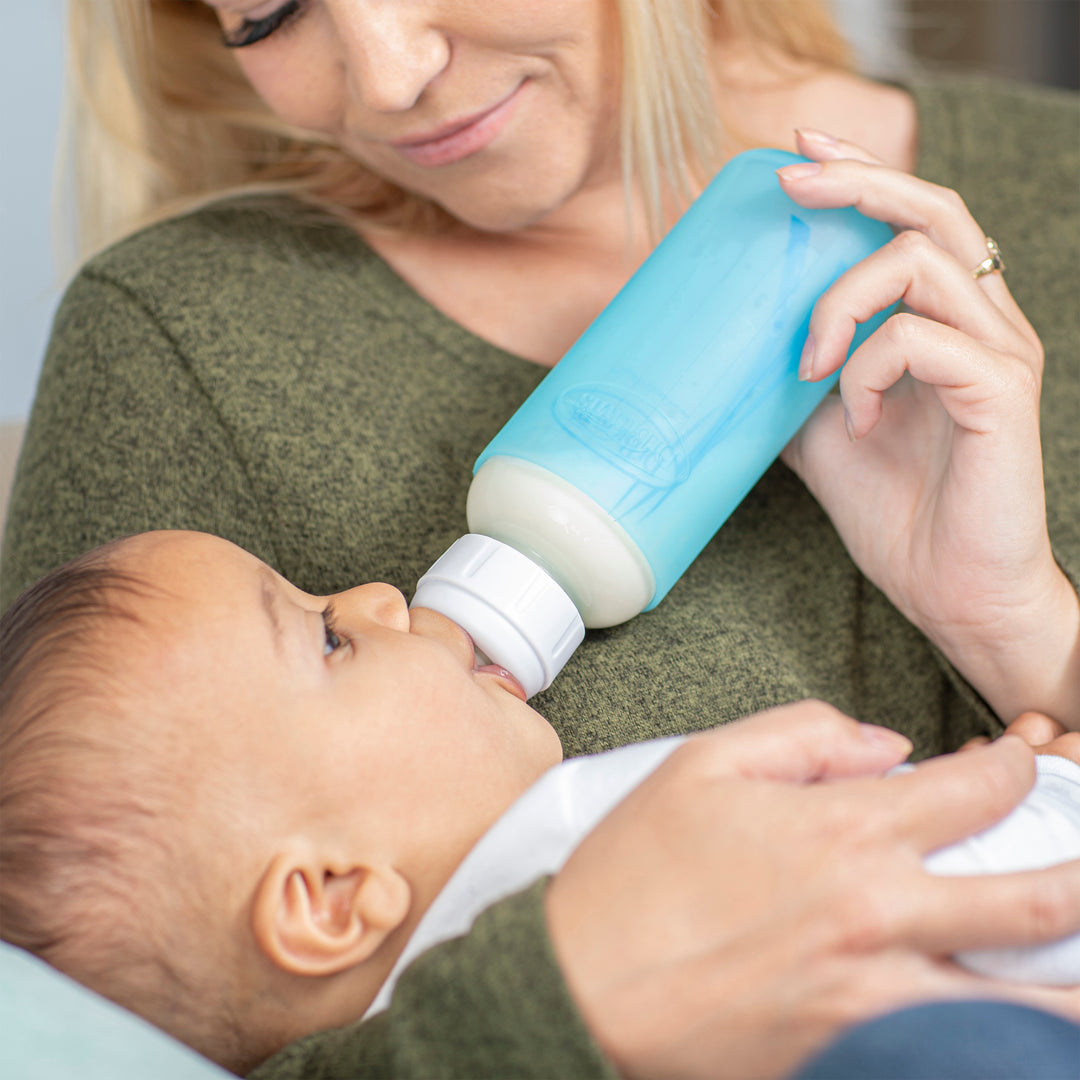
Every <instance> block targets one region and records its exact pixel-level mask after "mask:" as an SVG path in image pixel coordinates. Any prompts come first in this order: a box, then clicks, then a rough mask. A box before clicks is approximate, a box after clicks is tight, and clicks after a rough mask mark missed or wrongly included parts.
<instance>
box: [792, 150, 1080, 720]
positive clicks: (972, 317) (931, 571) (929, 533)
mask: <svg viewBox="0 0 1080 1080" xmlns="http://www.w3.org/2000/svg"><path fill="white" fill-rule="evenodd" d="M799 149H800V150H801V151H802V152H803V153H804V154H805V155H806V156H807V157H812V158H814V159H816V160H817V161H818V162H820V168H819V170H818V171H816V172H813V171H812V168H813V167H812V166H807V165H795V166H789V167H787V168H786V169H781V170H779V176H780V182H781V184H782V186H783V189H784V191H785V192H787V194H788V195H790V196H791V198H792V199H794V200H795V201H796V202H798V203H799V204H800V205H802V206H807V207H840V206H855V207H857V208H858V209H859V210H860V211H861V212H862V213H864V214H866V215H867V216H868V217H872V218H877V219H879V220H882V221H886V222H888V223H889V224H891V225H893V226H894V227H895V228H897V229H899V230H901V231H899V232H898V234H897V236H896V237H895V239H894V240H893V241H892V242H891V243H889V244H887V245H886V246H885V247H884V248H882V249H881V250H880V251H878V252H876V253H875V254H874V255H871V256H870V257H869V258H867V259H865V260H864V261H863V262H861V263H859V264H858V265H857V266H855V267H853V268H852V269H851V270H849V271H848V272H847V273H846V274H844V275H842V276H841V277H840V278H839V279H838V280H837V281H836V282H835V283H834V284H833V285H832V287H831V288H829V289H828V290H827V291H826V293H825V294H824V295H823V296H822V297H821V299H820V300H819V301H818V303H817V305H816V307H815V309H814V313H813V315H812V317H811V321H810V336H809V339H808V341H807V348H806V351H805V352H804V354H803V365H802V370H801V372H800V374H801V375H802V377H804V378H811V379H820V378H824V377H825V376H827V375H829V374H831V373H832V372H834V371H836V369H837V368H838V367H840V365H841V364H842V363H843V362H844V357H845V356H846V355H847V350H848V348H849V346H850V343H851V340H852V337H853V335H854V332H855V326H856V323H857V322H861V321H864V320H865V319H867V318H868V317H869V316H870V315H871V314H873V313H874V312H877V311H880V310H883V309H885V308H887V307H889V306H890V305H892V304H894V303H895V302H896V301H898V300H902V301H903V302H904V304H905V306H906V308H907V309H908V310H907V311H905V312H902V313H899V314H895V315H893V316H892V317H891V318H889V319H888V320H887V321H886V322H885V323H884V325H882V326H881V327H879V329H878V330H877V331H876V332H875V333H874V334H872V335H871V336H870V337H869V338H868V339H867V340H866V341H865V342H864V343H863V344H862V345H861V346H860V347H859V348H858V349H857V350H856V351H855V352H854V353H853V354H852V356H851V359H850V360H849V361H848V363H847V366H846V367H845V368H844V371H843V372H842V374H841V377H840V398H839V399H837V398H836V397H835V396H830V397H829V398H828V399H827V400H826V401H825V402H824V403H823V404H822V407H821V408H819V409H818V411H817V412H816V413H815V414H814V416H813V417H811V419H810V421H809V422H808V423H807V424H806V425H805V426H804V427H803V429H802V430H801V431H800V433H799V434H798V435H797V436H796V437H795V439H794V440H792V442H791V444H790V445H789V446H788V448H787V449H786V450H785V452H784V459H785V461H787V463H788V464H789V465H791V467H792V468H793V469H795V471H796V472H797V473H798V474H799V475H800V476H801V477H802V479H803V480H804V481H805V483H806V484H807V486H808V487H809V489H810V490H811V492H812V493H813V494H814V496H815V497H816V498H817V499H818V500H819V502H820V503H821V504H822V506H823V507H824V508H825V510H826V511H827V512H828V514H829V516H830V517H831V518H832V520H833V522H834V524H835V525H836V527H837V530H838V531H839V533H840V535H841V537H842V538H843V540H844V543H845V544H846V546H847V548H848V550H849V551H850V553H851V555H852V557H853V558H854V559H855V561H856V563H858V565H859V567H860V568H861V569H862V570H863V572H864V573H865V574H866V575H867V576H868V577H869V578H870V579H871V580H872V581H873V582H874V583H875V584H877V585H878V586H879V587H880V588H881V589H882V590H883V591H884V592H885V593H886V595H888V596H889V598H890V599H891V600H892V602H893V603H894V604H896V606H897V607H898V608H899V609H900V610H901V611H902V612H903V613H904V614H905V615H906V616H907V617H908V618H909V619H910V620H911V621H912V622H913V623H915V625H916V626H918V627H919V628H920V629H921V630H922V631H923V632H924V633H926V634H927V635H928V636H929V637H930V638H931V640H933V641H934V642H935V643H936V644H937V645H938V646H939V647H940V648H941V649H942V650H943V651H944V653H945V654H946V655H947V656H948V657H949V659H950V660H951V661H952V662H953V663H954V664H955V665H956V666H957V668H958V669H959V670H960V671H961V672H962V673H963V674H964V675H965V676H966V677H967V678H968V679H969V680H970V681H971V683H972V684H973V685H974V686H975V687H976V688H977V689H978V690H979V691H980V693H982V695H983V696H984V697H985V698H986V700H987V701H988V702H989V703H990V705H991V706H992V707H993V708H994V709H995V711H996V712H997V713H998V715H999V716H1001V717H1002V719H1004V720H1005V721H1009V720H1012V719H1013V718H1014V717H1015V716H1017V715H1018V714H1019V713H1021V712H1023V711H1024V710H1027V709H1037V710H1040V711H1042V712H1045V713H1048V714H1049V715H1051V716H1055V717H1056V718H1058V719H1059V720H1061V721H1063V722H1064V723H1066V724H1067V725H1068V726H1069V727H1072V728H1080V603H1078V600H1077V595H1076V592H1075V590H1074V589H1073V588H1072V587H1071V585H1070V583H1069V581H1068V579H1067V578H1066V577H1065V575H1064V574H1063V573H1062V571H1061V569H1060V567H1058V566H1057V564H1056V562H1055V561H1054V557H1053V554H1052V552H1051V549H1050V541H1049V537H1048V534H1047V529H1046V509H1045V497H1044V492H1043V476H1042V457H1041V451H1040V446H1039V391H1040V383H1041V377H1042V362H1043V356H1042V348H1041V346H1040V343H1039V340H1038V337H1037V336H1036V334H1035V332H1034V331H1033V330H1032V328H1031V325H1030V324H1029V323H1028V321H1027V319H1025V318H1024V315H1023V313H1022V312H1021V311H1020V309H1019V307H1017V305H1016V302H1015V301H1014V300H1013V298H1012V296H1011V294H1010V293H1009V289H1008V286H1007V285H1006V284H1005V280H1004V278H1003V277H1002V275H1001V274H1000V273H991V274H988V275H985V276H983V277H980V278H979V279H977V280H976V279H975V278H974V277H973V275H972V268H973V267H975V266H976V265H978V264H979V263H980V262H981V261H982V260H983V259H985V258H986V256H987V248H986V241H985V237H984V234H983V231H982V229H981V228H980V227H979V225H978V224H977V223H976V222H975V220H974V219H973V218H972V216H971V214H970V213H969V212H968V210H967V208H966V207H965V205H964V203H963V202H962V201H961V199H960V198H959V196H957V195H956V194H955V193H954V192H952V191H948V190H946V189H944V188H940V187H937V186H935V185H933V184H930V183H927V182H926V181H923V180H919V179H917V178H915V177H913V176H909V175H907V174H906V173H902V172H898V171H896V170H894V169H890V168H887V167H886V166H884V165H883V164H881V163H880V162H879V161H878V160H877V159H876V158H874V157H873V156H872V155H870V154H868V153H867V152H866V151H864V150H861V149H859V148H857V147H854V146H852V145H851V144H849V143H844V142H836V141H833V140H831V139H830V138H829V137H828V136H821V135H818V134H816V133H809V132H802V133H800V136H799Z"/></svg>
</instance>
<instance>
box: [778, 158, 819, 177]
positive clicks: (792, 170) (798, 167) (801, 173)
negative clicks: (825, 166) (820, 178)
mask: <svg viewBox="0 0 1080 1080" xmlns="http://www.w3.org/2000/svg"><path fill="white" fill-rule="evenodd" d="M819 172H821V166H820V165H819V164H818V163H817V162H816V161H800V162H798V163H797V164H795V165H785V166H784V167H783V168H782V169H777V170H776V175H777V176H779V177H780V179H781V180H805V179H807V177H810V176H817V174H818V173H819Z"/></svg>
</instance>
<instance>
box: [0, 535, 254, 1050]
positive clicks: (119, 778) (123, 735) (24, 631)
mask: <svg viewBox="0 0 1080 1080" xmlns="http://www.w3.org/2000/svg"><path fill="white" fill-rule="evenodd" d="M124 544H125V541H116V542H114V543H112V544H109V545H106V546H105V547H102V548H97V549H95V550H94V551H91V552H89V553H88V554H86V555H83V556H81V557H80V558H78V559H75V560H74V561H72V562H70V563H67V564H66V565H64V566H61V567H60V568H58V569H56V570H54V571H52V572H51V573H49V574H48V575H46V576H45V577H44V578H42V579H41V580H40V581H38V582H37V583H36V584H35V585H32V586H31V587H30V588H28V589H27V590H26V591H25V592H24V593H22V595H21V596H19V597H18V599H17V600H16V601H15V602H14V603H13V604H12V606H11V607H10V608H9V609H8V611H7V612H5V613H4V615H3V616H2V618H0V937H3V938H4V940H6V941H9V942H11V943H13V944H15V945H18V946H21V947H22V948H25V949H27V950H29V951H30V952H32V953H35V954H36V955H38V956H40V957H42V958H43V959H45V960H46V961H48V962H49V963H50V964H52V965H53V966H55V967H57V968H59V969H60V970H62V971H65V972H67V973H68V974H70V975H72V976H73V977H75V978H76V979H78V980H79V981H80V982H83V983H85V984H87V985H88V986H90V987H92V988H93V989H95V990H97V991H99V992H100V993H102V994H104V995H106V996H107V997H110V998H112V999H113V1000H115V1001H118V1002H119V1003H120V1004H122V1005H124V1006H126V1007H127V1008H129V1009H132V1010H133V1011H135V1012H138V1013H140V1014H142V1015H143V1016H145V1017H146V1018H147V1019H149V1020H151V1021H152V1022H154V1023H156V1024H158V1025H159V1026H161V1027H164V1028H165V1029H166V1030H168V1031H170V1032H171V1033H172V1034H174V1035H176V1036H177V1037H178V1038H180V1039H183V1040H184V1041H185V1042H188V1043H190V1044H191V1045H193V1046H195V1047H196V1048H197V1049H199V1050H201V1051H202V1052H203V1053H204V1054H207V1055H208V1056H210V1057H212V1058H214V1059H215V1060H217V1061H219V1062H222V1063H230V1062H232V1061H233V1060H236V1059H237V1057H238V1053H239V1051H238V1050H237V1047H236V1046H235V1045H232V1044H231V1040H232V1037H233V1036H232V1035H231V1032H233V1031H235V1026H234V1025H231V1023H230V1019H231V1018H230V1017H229V1009H228V1007H227V1003H226V1001H225V1000H224V998H225V997H227V995H224V994H222V993H221V992H220V989H219V992H218V993H213V992H209V988H208V987H207V986H205V985H202V983H203V981H204V980H203V976H202V975H201V973H199V972H198V971H194V972H193V971H192V970H188V969H187V968H186V966H185V964H184V958H185V955H188V954H190V953H191V951H192V950H191V949H190V948H188V949H185V948H178V947H177V945H178V942H177V939H176V933H177V931H176V925H177V924H178V923H180V922H181V921H183V920H179V919H172V918H170V916H169V913H170V912H175V911H177V910H178V908H180V907H182V906H183V905H188V910H189V911H190V910H191V908H197V907H198V906H199V903H200V899H201V898H198V897H194V896H192V895H191V893H190V891H189V890H190V889H191V888H193V886H191V885H190V884H189V883H188V875H187V874H186V873H185V869H186V867H185V866H184V865H183V864H184V857H183V856H182V855H181V854H180V853H179V852H177V851H175V850H173V849H172V847H171V845H170V835H171V832H172V830H170V829H169V828H168V827H167V825H168V819H169V817H170V816H174V815H177V814H179V813H182V810H181V809H180V804H181V803H182V802H183V799H182V796H180V793H179V792H178V791H177V790H176V785H175V780H174V779H173V778H172V776H171V772H170V769H169V767H168V761H167V754H168V750H167V747H164V746H162V745H156V744H157V743H158V741H159V739H160V736H161V733H160V732H158V731H155V730H153V728H152V726H151V725H142V724H140V715H139V710H140V703H139V700H138V694H136V693H133V691H132V687H131V686H130V685H129V682H128V681H126V680H125V678H124V662H123V661H124V649H125V646H124V645H123V644H120V645H119V646H118V647H115V648H113V647H111V645H112V644H113V642H114V641H115V640H117V639H119V640H120V641H121V642H124V641H128V642H131V641H137V639H138V634H137V631H138V629H139V623H140V617H139V606H140V604H139V601H140V600H141V599H145V598H146V597H148V596H149V595H150V593H151V591H152V590H151V589H150V587H149V586H148V585H147V584H146V583H144V582H141V581H140V580H139V579H138V578H137V577H136V576H134V575H132V574H131V573H129V572H128V571H126V570H125V569H124V568H123V565H122V560H121V559H120V558H119V554H120V552H121V550H122V546H123V545H124ZM125 627H127V628H129V629H133V630H135V631H136V633H135V634H126V635H125V634H123V633H122V631H123V629H124V628H125ZM193 984H194V985H193Z"/></svg>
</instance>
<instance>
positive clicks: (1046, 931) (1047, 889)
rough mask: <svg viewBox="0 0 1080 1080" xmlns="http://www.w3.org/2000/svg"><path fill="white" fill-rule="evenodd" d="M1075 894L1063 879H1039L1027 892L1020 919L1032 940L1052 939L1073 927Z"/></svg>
mask: <svg viewBox="0 0 1080 1080" xmlns="http://www.w3.org/2000/svg"><path fill="white" fill-rule="evenodd" d="M1075 909H1076V903H1075V897H1074V895H1073V892H1072V890H1070V889H1069V888H1068V887H1067V885H1066V883H1065V882H1063V881H1059V880H1056V879H1054V878H1051V879H1049V880H1046V881H1040V882H1039V884H1038V885H1037V886H1036V887H1035V888H1033V889H1031V890H1029V891H1028V895H1027V897H1026V899H1025V903H1024V921H1025V922H1026V923H1027V928H1028V931H1029V932H1030V934H1031V937H1032V940H1033V941H1054V940H1056V939H1057V938H1060V937H1062V936H1063V935H1065V934H1067V933H1068V932H1069V931H1070V930H1072V929H1073V925H1072V924H1073V923H1074V922H1075Z"/></svg>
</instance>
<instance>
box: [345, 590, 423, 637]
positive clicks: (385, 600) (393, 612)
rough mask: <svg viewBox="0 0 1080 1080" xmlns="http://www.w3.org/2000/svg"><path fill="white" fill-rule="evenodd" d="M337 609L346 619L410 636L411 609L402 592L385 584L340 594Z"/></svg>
mask: <svg viewBox="0 0 1080 1080" xmlns="http://www.w3.org/2000/svg"><path fill="white" fill-rule="evenodd" d="M333 600H334V607H335V609H336V610H337V613H338V615H339V616H340V617H341V618H342V619H343V620H345V619H354V620H362V621H365V622H372V623H377V624H378V625H379V626H384V627H386V628H387V629H388V630H400V631H402V632H404V633H408V630H409V605H408V602H407V601H406V600H405V597H404V596H403V595H402V593H401V591H400V590H399V589H395V588H394V586H393V585H384V584H383V583H382V582H372V583H370V584H368V585H358V586H357V587H356V588H355V589H348V590H347V591H346V592H343V593H338V594H337V595H336V596H335V597H334V598H333Z"/></svg>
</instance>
